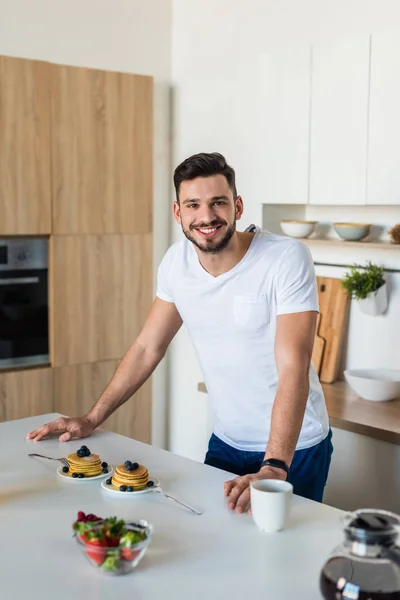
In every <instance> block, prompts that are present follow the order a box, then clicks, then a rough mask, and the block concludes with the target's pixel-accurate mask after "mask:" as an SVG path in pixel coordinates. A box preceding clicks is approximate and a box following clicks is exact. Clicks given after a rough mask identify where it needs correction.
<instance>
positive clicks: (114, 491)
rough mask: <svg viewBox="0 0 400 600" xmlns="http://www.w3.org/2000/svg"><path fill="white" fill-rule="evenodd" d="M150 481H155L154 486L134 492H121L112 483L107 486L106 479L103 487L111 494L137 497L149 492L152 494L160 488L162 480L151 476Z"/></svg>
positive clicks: (102, 484)
mask: <svg viewBox="0 0 400 600" xmlns="http://www.w3.org/2000/svg"><path fill="white" fill-rule="evenodd" d="M149 481H154V485H153V486H152V487H150V488H148V487H147V488H145V489H144V490H137V491H135V490H133V492H121V490H120V489H119V488H117V487H115V485H113V484H112V483H111V484H110V485H107V484H106V481H105V479H103V481H102V482H101V487H102V488H103V489H104V490H106V492H108V493H109V494H119V495H120V496H128V497H129V496H137V495H138V494H147V492H151V490H154V488H158V487H159V486H160V480H159V479H157V477H152V476H151V475H149Z"/></svg>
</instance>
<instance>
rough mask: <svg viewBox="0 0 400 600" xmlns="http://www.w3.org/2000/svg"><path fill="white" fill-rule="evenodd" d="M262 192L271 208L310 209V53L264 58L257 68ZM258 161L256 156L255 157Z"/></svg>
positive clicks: (305, 49) (291, 50)
mask: <svg viewBox="0 0 400 600" xmlns="http://www.w3.org/2000/svg"><path fill="white" fill-rule="evenodd" d="M258 70H259V72H258V82H259V87H258V92H257V96H258V107H259V108H258V127H257V132H256V135H257V138H258V143H257V147H259V148H262V152H260V153H259V160H260V166H259V168H258V173H259V176H260V183H259V189H260V190H261V191H262V194H263V202H265V203H266V204H306V203H307V202H308V165H309V132H310V129H309V127H310V77H311V48H310V47H309V46H306V45H304V46H299V47H293V46H291V45H289V46H287V47H286V48H285V49H281V50H279V51H275V52H272V53H270V54H262V55H261V56H260V59H259V65H258ZM255 160H257V157H256V158H255Z"/></svg>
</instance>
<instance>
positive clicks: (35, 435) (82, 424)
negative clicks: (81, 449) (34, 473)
mask: <svg viewBox="0 0 400 600" xmlns="http://www.w3.org/2000/svg"><path fill="white" fill-rule="evenodd" d="M94 430H95V426H94V424H93V423H92V422H91V421H90V420H89V419H88V418H87V417H79V418H76V419H72V418H69V417H59V418H58V419H56V420H55V421H51V422H50V423H46V424H45V425H42V427H39V429H35V430H34V431H31V432H30V433H28V435H27V436H26V439H27V440H33V441H34V442H39V441H40V440H41V439H43V438H44V437H46V436H47V435H51V434H58V433H60V434H61V435H60V437H59V440H60V442H68V441H69V440H79V439H80V438H85V437H88V436H89V435H91V434H92V433H93V431H94Z"/></svg>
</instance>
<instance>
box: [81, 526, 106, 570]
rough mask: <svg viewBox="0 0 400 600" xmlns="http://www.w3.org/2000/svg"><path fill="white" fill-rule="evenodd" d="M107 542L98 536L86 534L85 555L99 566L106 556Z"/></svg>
mask: <svg viewBox="0 0 400 600" xmlns="http://www.w3.org/2000/svg"><path fill="white" fill-rule="evenodd" d="M107 546H108V544H107V540H106V539H105V538H103V537H99V536H98V534H90V533H88V534H86V540H85V551H86V555H87V556H88V557H89V558H90V559H91V560H92V561H93V562H95V563H96V565H101V564H102V563H103V562H104V559H105V558H106V555H107V550H106V548H107Z"/></svg>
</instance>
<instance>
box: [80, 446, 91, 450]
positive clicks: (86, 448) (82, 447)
mask: <svg viewBox="0 0 400 600" xmlns="http://www.w3.org/2000/svg"><path fill="white" fill-rule="evenodd" d="M80 450H89V448H88V447H87V446H81V447H80Z"/></svg>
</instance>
